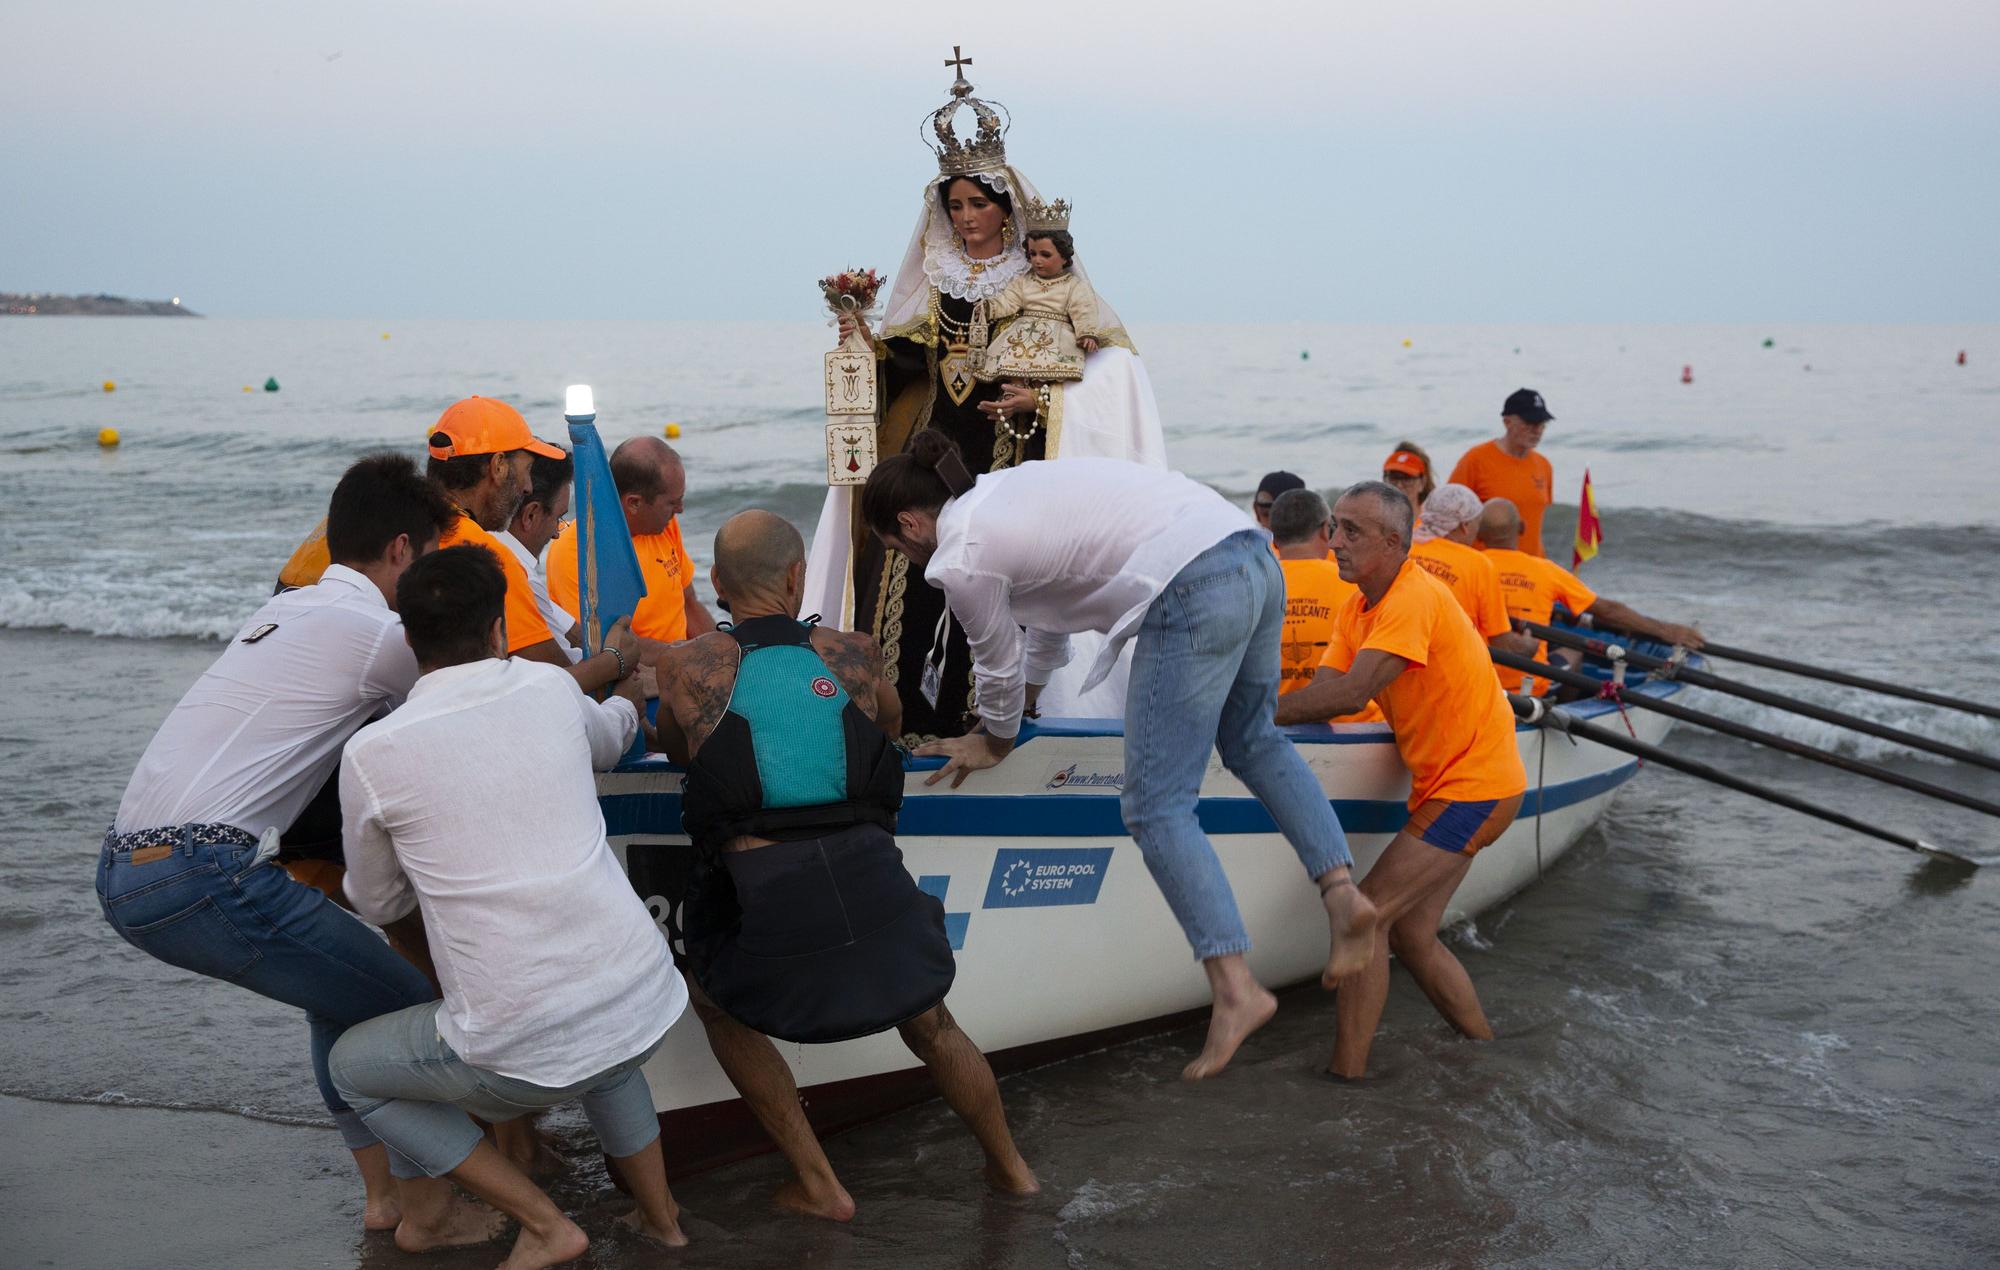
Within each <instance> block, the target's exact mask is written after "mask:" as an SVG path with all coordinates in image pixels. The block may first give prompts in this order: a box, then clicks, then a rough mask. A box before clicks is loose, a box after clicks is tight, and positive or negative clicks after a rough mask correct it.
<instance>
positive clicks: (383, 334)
mask: <svg viewBox="0 0 2000 1270" xmlns="http://www.w3.org/2000/svg"><path fill="white" fill-rule="evenodd" d="M382 338H383V339H385V340H386V339H388V338H389V332H387V331H384V332H382Z"/></svg>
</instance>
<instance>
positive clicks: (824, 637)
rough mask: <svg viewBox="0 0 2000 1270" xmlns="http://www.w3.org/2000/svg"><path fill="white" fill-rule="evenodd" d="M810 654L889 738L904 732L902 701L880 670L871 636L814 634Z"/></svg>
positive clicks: (820, 631)
mask: <svg viewBox="0 0 2000 1270" xmlns="http://www.w3.org/2000/svg"><path fill="white" fill-rule="evenodd" d="M812 641H813V651H814V652H816V653H818V654H819V659H820V660H821V661H823V662H825V663H826V668H827V669H828V670H831V671H832V672H833V674H834V677H835V678H836V679H838V680H840V684H841V686H842V687H843V688H846V689H847V695H848V696H850V697H852V698H854V704H855V705H857V706H859V707H861V713H863V714H865V715H867V716H868V717H869V718H870V719H873V720H874V721H875V726H876V727H878V728H880V729H882V730H883V731H884V732H887V733H888V734H889V735H890V736H892V737H894V736H900V735H901V734H902V731H903V699H902V698H901V697H900V696H898V695H897V694H896V687H895V685H894V684H892V683H890V682H889V680H888V677H887V676H886V675H884V674H883V671H882V650H881V648H880V647H879V646H877V644H876V643H875V640H874V638H873V637H871V636H868V635H864V634H862V633H860V632H859V631H830V630H827V629H825V628H824V627H821V628H818V629H816V630H814V631H813V635H812Z"/></svg>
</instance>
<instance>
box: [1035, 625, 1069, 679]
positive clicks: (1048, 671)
mask: <svg viewBox="0 0 2000 1270" xmlns="http://www.w3.org/2000/svg"><path fill="white" fill-rule="evenodd" d="M1027 646H1028V648H1027V660H1028V666H1027V676H1028V682H1029V683H1031V684H1038V685H1040V684H1046V683H1048V681H1049V676H1051V675H1053V674H1055V673H1056V672H1057V671H1058V670H1061V669H1062V668H1063V667H1064V666H1067V665H1069V659H1070V656H1071V653H1070V645H1069V636H1067V635H1061V634H1057V633H1056V632H1054V631H1038V630H1036V629H1035V628H1034V627H1032V626H1031V627H1028V628H1027Z"/></svg>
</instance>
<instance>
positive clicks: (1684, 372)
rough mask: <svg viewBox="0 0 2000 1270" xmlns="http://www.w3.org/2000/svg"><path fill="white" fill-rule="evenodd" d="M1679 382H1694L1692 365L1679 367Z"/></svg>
mask: <svg viewBox="0 0 2000 1270" xmlns="http://www.w3.org/2000/svg"><path fill="white" fill-rule="evenodd" d="M1681 382H1682V383H1684V384H1691V383H1693V382H1694V367H1692V366H1683V367H1681Z"/></svg>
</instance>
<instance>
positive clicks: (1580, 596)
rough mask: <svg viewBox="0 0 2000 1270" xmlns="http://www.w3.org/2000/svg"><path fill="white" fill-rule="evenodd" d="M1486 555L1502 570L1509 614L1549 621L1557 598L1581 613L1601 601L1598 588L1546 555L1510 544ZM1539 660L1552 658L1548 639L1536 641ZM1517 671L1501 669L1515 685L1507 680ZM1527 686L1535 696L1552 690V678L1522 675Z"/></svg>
mask: <svg viewBox="0 0 2000 1270" xmlns="http://www.w3.org/2000/svg"><path fill="white" fill-rule="evenodd" d="M1486 558H1487V559H1488V560H1491V561H1492V562H1493V563H1494V565H1496V566H1497V567H1498V568H1499V570H1500V594H1501V596H1502V597H1504V598H1505V599H1506V601H1507V615H1508V616H1509V617H1522V618H1526V619H1527V620H1528V621H1530V622H1541V623H1544V624H1546V623H1547V622H1548V620H1549V618H1550V616H1551V615H1553V614H1554V613H1555V611H1556V603H1557V601H1561V602H1562V603H1563V604H1564V605H1565V606H1566V607H1568V609H1569V611H1570V612H1572V613H1575V614H1577V615H1579V616H1581V615H1582V613H1583V611H1584V610H1585V609H1587V608H1589V607H1590V606H1591V605H1593V604H1595V603H1597V592H1595V591H1593V590H1591V589H1590V588H1589V587H1587V586H1585V585H1584V584H1583V580H1582V579H1581V578H1578V577H1577V576H1576V575H1575V574H1574V573H1571V572H1570V571H1569V570H1568V569H1565V568H1563V567H1562V566H1561V565H1559V564H1557V563H1556V562H1555V561H1553V560H1550V559H1549V558H1547V557H1546V556H1531V555H1529V554H1528V553H1527V552H1525V551H1515V550H1512V549H1510V548H1506V547H1489V548H1487V551H1486ZM1535 660H1536V661H1539V662H1547V661H1548V660H1549V645H1548V641H1547V640H1543V641H1542V642H1541V643H1539V644H1537V645H1535ZM1516 673H1517V672H1515V671H1512V670H1505V669H1503V670H1501V672H1500V682H1501V683H1502V684H1503V685H1505V686H1507V687H1510V688H1511V687H1512V686H1513V685H1512V684H1509V683H1508V682H1507V681H1508V680H1509V679H1510V678H1512V677H1514V676H1515V675H1516ZM1519 677H1520V679H1521V680H1522V682H1523V686H1524V688H1525V689H1526V691H1527V692H1528V693H1529V694H1530V695H1532V696H1537V697H1539V696H1541V695H1542V694H1543V693H1545V692H1547V691H1548V690H1549V681H1548V680H1546V679H1544V678H1542V677H1541V676H1540V675H1520V676H1519Z"/></svg>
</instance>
